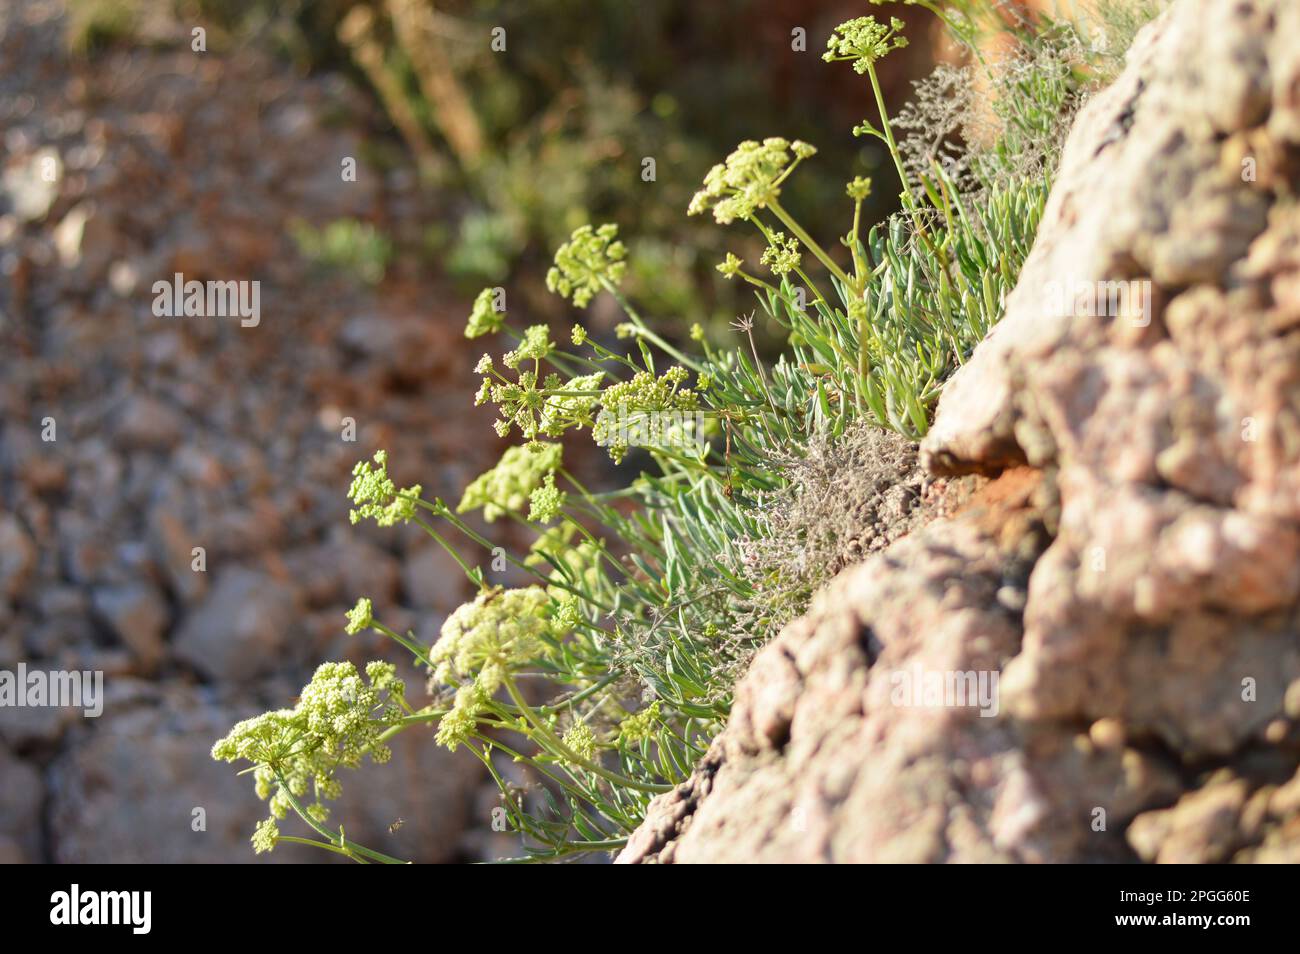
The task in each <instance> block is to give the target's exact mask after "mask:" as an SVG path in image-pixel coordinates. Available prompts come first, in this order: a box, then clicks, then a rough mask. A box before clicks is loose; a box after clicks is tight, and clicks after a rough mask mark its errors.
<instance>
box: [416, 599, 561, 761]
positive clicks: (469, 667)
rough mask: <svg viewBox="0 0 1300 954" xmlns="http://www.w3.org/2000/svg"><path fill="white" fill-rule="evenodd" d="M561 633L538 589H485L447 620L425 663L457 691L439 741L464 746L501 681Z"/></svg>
mask: <svg viewBox="0 0 1300 954" xmlns="http://www.w3.org/2000/svg"><path fill="white" fill-rule="evenodd" d="M564 635H565V632H564V631H563V630H562V629H561V628H560V627H559V626H558V625H557V623H556V622H555V621H553V620H552V619H551V598H550V597H549V596H548V595H547V594H546V591H545V590H544V589H542V588H541V587H540V586H528V587H523V588H521V589H513V590H503V589H501V588H500V587H497V588H495V589H491V590H484V591H483V592H481V593H479V595H478V596H477V597H476V598H475V599H474V601H473V602H472V603H465V604H463V605H462V606H461V607H460V608H459V609H457V610H456V611H455V612H454V613H452V614H451V616H449V617H447V621H446V622H445V623H443V625H442V634H441V636H440V637H439V638H438V641H437V642H436V643H434V644H433V649H432V650H430V653H429V661H430V662H432V663H433V667H434V669H433V681H434V682H437V683H443V684H445V685H454V686H458V687H459V688H458V689H457V691H456V701H455V703H454V705H453V706H452V708H451V711H450V712H448V713H447V715H445V716H443V718H442V721H441V722H440V723H439V726H438V737H437V741H438V743H439V744H440V745H445V746H447V748H449V749H454V748H455V747H456V746H457V745H459V744H461V743H462V742H464V741H465V740H466V739H467V738H468V737H469V734H470V733H471V732H472V731H473V730H474V727H475V725H476V723H477V718H478V714H479V712H481V711H482V709H483V707H484V706H486V705H487V703H488V702H489V701H490V700H491V698H492V695H493V694H494V693H495V692H496V691H497V689H499V688H500V687H501V683H502V680H503V679H505V677H506V676H507V675H508V674H509V673H510V672H513V671H514V670H517V669H519V668H520V667H521V666H527V665H529V664H531V663H533V662H535V661H537V660H540V659H544V658H546V657H547V656H549V655H550V652H551V647H552V641H556V640H559V639H561V638H563V637H564Z"/></svg>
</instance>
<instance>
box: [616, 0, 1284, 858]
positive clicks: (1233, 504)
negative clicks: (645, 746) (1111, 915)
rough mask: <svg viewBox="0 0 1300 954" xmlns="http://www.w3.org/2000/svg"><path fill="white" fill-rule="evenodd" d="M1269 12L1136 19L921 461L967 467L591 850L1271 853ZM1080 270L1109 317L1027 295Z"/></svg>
mask: <svg viewBox="0 0 1300 954" xmlns="http://www.w3.org/2000/svg"><path fill="white" fill-rule="evenodd" d="M1297 16H1300V14H1297V13H1296V10H1295V7H1294V4H1288V3H1283V2H1280V0H1204V2H1194V0H1180V2H1176V3H1175V4H1174V5H1173V6H1172V7H1171V8H1170V10H1169V11H1168V12H1166V13H1165V14H1164V15H1163V16H1161V17H1160V18H1159V19H1158V20H1157V21H1155V22H1154V23H1153V24H1151V25H1150V26H1148V27H1147V28H1145V29H1144V30H1143V31H1142V33H1141V34H1140V35H1139V37H1138V39H1137V41H1136V42H1135V43H1134V46H1133V48H1132V50H1131V51H1130V53H1129V56H1128V64H1127V67H1126V69H1125V71H1124V73H1123V74H1122V75H1121V76H1120V77H1119V79H1118V80H1116V82H1115V83H1114V84H1113V85H1112V86H1111V87H1110V88H1109V89H1106V90H1104V91H1102V92H1100V93H1098V94H1096V95H1095V96H1094V97H1093V98H1092V99H1090V100H1089V102H1088V103H1087V104H1086V105H1085V107H1084V108H1083V110H1082V111H1081V112H1080V114H1079V117H1078V119H1077V121H1076V124H1075V126H1074V129H1073V131H1072V132H1071V134H1070V137H1069V140H1068V142H1067V144H1066V147H1065V151H1064V154H1063V156H1062V160H1061V164H1060V169H1059V172H1058V175H1057V179H1056V182H1055V185H1054V187H1053V190H1052V194H1051V196H1050V198H1049V200H1048V203H1047V208H1046V212H1045V214H1044V218H1043V221H1042V224H1041V226H1040V229H1039V233H1038V237H1037V241H1036V244H1035V247H1034V250H1033V252H1032V253H1031V255H1030V257H1029V260H1028V261H1027V262H1026V264H1025V267H1024V269H1023V271H1022V273H1021V276H1020V280H1019V283H1018V285H1017V287H1016V289H1015V291H1014V292H1013V293H1012V294H1011V295H1010V296H1009V298H1008V300H1007V304H1006V315H1005V317H1004V318H1003V319H1002V321H1001V322H1000V323H999V324H998V325H997V326H995V328H994V329H993V331H992V332H991V333H990V334H989V336H988V337H987V338H986V339H985V341H984V342H982V343H981V344H980V346H979V347H978V348H977V349H976V351H975V353H974V355H973V356H972V358H971V360H970V361H968V362H967V363H966V364H965V365H964V366H963V367H962V368H961V370H959V371H958V372H957V374H956V375H955V377H954V378H953V379H952V381H951V382H950V383H949V384H948V385H947V387H946V388H945V391H944V393H943V397H942V398H941V400H940V404H939V409H938V412H937V417H936V420H935V423H934V426H933V428H932V429H931V430H930V433H929V435H928V436H927V438H926V439H925V441H924V444H923V447H922V457H923V463H924V464H925V466H926V467H927V469H928V470H929V471H930V472H931V474H932V475H935V476H947V475H959V474H984V475H989V476H993V477H995V478H996V479H995V480H994V481H993V482H992V483H988V484H986V485H985V486H984V487H983V488H982V489H981V490H979V491H978V492H977V493H976V494H975V496H974V498H972V500H971V501H970V502H969V503H968V504H966V506H965V509H960V510H958V511H957V512H955V513H954V514H953V515H952V516H949V517H945V518H943V519H939V520H936V521H934V522H933V523H931V524H929V525H928V526H927V527H926V528H925V529H924V530H921V531H919V532H914V533H912V534H911V535H910V536H908V537H906V538H904V539H903V540H901V541H899V542H897V543H895V544H893V545H892V546H891V547H890V548H889V549H888V550H886V551H885V552H884V553H883V554H882V555H880V556H877V557H873V558H871V559H870V560H868V561H867V562H865V563H863V564H861V565H859V566H858V567H855V568H851V569H849V570H847V571H845V572H844V573H842V574H841V575H840V576H839V577H838V578H837V579H836V580H835V581H834V582H833V583H832V584H831V585H830V586H829V587H828V588H827V589H826V590H825V591H823V592H822V593H821V594H820V595H819V597H818V598H817V599H816V600H815V601H814V605H813V607H812V610H811V611H810V612H809V614H808V615H807V616H805V617H804V618H803V619H802V620H799V621H797V622H795V623H794V624H792V625H791V626H789V627H787V628H786V629H785V631H784V632H783V633H782V634H781V635H780V637H778V638H777V639H776V640H775V641H774V642H773V643H772V644H771V645H769V646H768V647H766V648H765V649H764V650H763V651H762V652H760V653H759V654H758V656H756V658H755V660H754V662H753V665H752V667H751V669H750V671H749V673H748V674H747V676H746V677H745V679H744V680H743V681H742V683H741V684H740V686H739V687H738V689H737V693H736V699H735V705H734V708H733V710H732V714H731V718H730V721H729V723H728V725H727V727H726V729H725V730H724V731H723V733H722V734H721V735H720V736H719V737H718V738H717V739H715V740H714V743H713V745H712V746H711V747H710V749H709V752H708V754H707V755H706V757H705V759H704V760H703V762H702V763H701V764H700V766H698V768H697V769H696V771H695V773H694V774H693V776H692V777H691V778H690V780H688V781H687V782H686V783H684V784H682V785H680V786H678V788H677V789H675V790H674V791H673V792H671V793H668V794H667V795H663V796H660V797H658V798H657V799H655V801H654V802H652V804H651V806H650V810H649V812H648V814H647V817H646V819H645V822H644V823H643V824H642V826H641V827H640V828H639V829H638V830H637V831H636V832H635V833H634V834H633V835H632V837H631V838H630V839H629V841H628V844H627V847H626V848H625V849H624V851H623V853H622V855H621V857H620V860H622V861H627V862H644V861H678V862H713V861H860V862H880V861H909V862H920V861H926V862H931V861H1025V862H1043V861H1050V862H1083V861H1116V860H1134V858H1138V859H1141V860H1145V861H1154V862H1196V863H1215V862H1265V861H1274V860H1280V861H1287V860H1295V859H1296V858H1297V857H1300V794H1297V793H1300V781H1297V780H1296V779H1297V777H1300V773H1298V772H1297V768H1298V767H1300V754H1297V753H1300V746H1297V744H1296V739H1297V737H1300V640H1298V636H1300V333H1298V331H1297V329H1298V328H1300V205H1297V203H1296V202H1295V199H1294V194H1295V192H1296V190H1297V187H1300V149H1298V148H1297V146H1300V135H1296V133H1295V129H1296V128H1300V127H1297V125H1296V117H1297V100H1296V93H1295V89H1296V86H1295V78H1296V77H1297V76H1300V66H1298V64H1300V32H1297V31H1296V30H1292V31H1291V32H1289V33H1286V34H1280V33H1279V32H1278V29H1277V28H1278V26H1280V25H1281V24H1282V23H1283V22H1287V21H1293V20H1295V19H1296V17H1297ZM1297 23H1298V24H1300V21H1297ZM1243 150H1251V153H1250V156H1251V157H1254V156H1258V157H1260V158H1261V165H1262V166H1264V167H1266V174H1265V175H1262V176H1259V177H1255V178H1253V179H1252V178H1251V177H1247V176H1243V175H1242V174H1241V172H1242V166H1241V165H1240V159H1241V158H1242V157H1243V155H1245V153H1243ZM1154 170H1158V174H1155V173H1154V172H1153V171H1154ZM1109 282H1125V283H1127V282H1134V283H1137V284H1135V285H1132V286H1128V285H1125V286H1124V287H1125V288H1126V289H1129V290H1131V291H1132V293H1133V297H1132V298H1131V299H1130V303H1131V304H1134V303H1135V304H1136V305H1137V307H1135V308H1130V309H1127V310H1125V309H1111V308H1110V307H1109V306H1108V307H1107V308H1106V309H1103V310H1104V312H1105V313H1104V314H1100V315H1098V314H1095V312H1094V313H1091V314H1090V313H1088V311H1087V310H1086V309H1079V308H1077V307H1071V306H1069V305H1068V304H1067V305H1066V307H1057V303H1059V301H1060V299H1059V297H1057V298H1054V296H1056V295H1057V294H1058V292H1059V290H1060V288H1062V287H1065V288H1069V289H1078V288H1083V289H1085V290H1086V289H1092V290H1093V292H1094V293H1095V296H1096V298H1097V300H1105V296H1108V295H1109V294H1110V292H1109V291H1108V290H1106V289H1105V288H1104V285H1105V283H1109ZM1142 283H1149V284H1142ZM1071 295H1073V292H1071ZM1076 302H1077V299H1076ZM1026 465H1028V466H1026ZM1031 485H1032V486H1031ZM1008 587H1010V589H1011V593H1007V588H1008ZM907 673H915V674H916V675H914V676H912V677H909V676H907V675H906V674H907ZM929 673H937V674H941V675H943V676H944V677H945V678H955V676H956V675H957V674H967V673H969V674H972V678H974V677H977V676H978V675H979V674H980V673H985V674H986V675H987V679H988V681H989V683H990V685H991V682H992V679H993V677H994V676H997V677H998V681H997V689H998V691H997V692H996V694H995V697H994V698H995V699H996V703H997V704H996V706H995V707H994V708H996V715H989V716H988V717H983V715H982V713H981V712H979V711H977V710H976V709H974V708H972V707H971V706H969V705H958V704H954V703H953V701H952V700H945V701H947V704H945V705H941V706H935V707H930V706H923V707H917V706H915V705H911V704H908V702H907V696H906V694H905V693H903V692H902V690H903V689H904V688H906V687H907V686H908V685H910V684H911V683H912V682H922V681H924V680H923V677H924V676H925V674H929ZM909 680H910V681H909ZM976 685H978V683H977V682H976ZM941 688H942V686H941ZM895 690H898V691H899V694H897V695H896V694H895ZM940 698H942V697H940ZM1205 766H1214V767H1215V770H1214V771H1209V772H1207V771H1205V770H1204V767H1205ZM1288 780H1289V781H1288ZM1099 821H1104V822H1105V824H1104V826H1102V825H1096V824H1095V823H1097V822H1099ZM1094 828H1096V830H1094Z"/></svg>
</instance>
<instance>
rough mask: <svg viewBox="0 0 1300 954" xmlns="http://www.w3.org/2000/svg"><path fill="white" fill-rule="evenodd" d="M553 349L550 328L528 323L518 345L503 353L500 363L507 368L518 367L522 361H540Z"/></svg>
mask: <svg viewBox="0 0 1300 954" xmlns="http://www.w3.org/2000/svg"><path fill="white" fill-rule="evenodd" d="M554 350H555V345H554V344H552V342H551V329H550V328H547V327H546V326H545V325H529V326H528V328H526V329H525V330H524V338H523V340H522V341H520V342H519V347H518V348H516V349H515V350H514V351H507V352H506V353H505V354H503V355H502V356H501V363H502V364H504V365H505V366H506V367H507V368H518V367H519V365H520V364H521V363H522V362H524V361H542V360H544V359H545V358H546V356H547V355H548V354H550V353H551V352H552V351H554Z"/></svg>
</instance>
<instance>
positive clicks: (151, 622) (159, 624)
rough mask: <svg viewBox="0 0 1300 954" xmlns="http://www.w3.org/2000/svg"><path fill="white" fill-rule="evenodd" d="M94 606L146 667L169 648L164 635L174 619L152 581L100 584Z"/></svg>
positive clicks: (96, 591) (158, 659)
mask: <svg viewBox="0 0 1300 954" xmlns="http://www.w3.org/2000/svg"><path fill="white" fill-rule="evenodd" d="M94 606H95V612H96V613H98V614H99V615H100V617H101V618H103V620H104V621H105V622H106V623H107V624H108V625H109V626H110V627H111V628H112V630H113V633H114V635H116V636H117V638H118V639H119V640H120V641H121V642H122V643H123V644H124V645H125V646H126V647H127V648H128V649H130V650H131V653H132V655H134V656H135V658H136V659H137V660H139V662H140V665H141V666H142V667H143V668H144V669H145V670H146V671H150V670H153V669H154V668H156V667H157V665H158V664H159V663H160V662H161V661H162V659H163V656H164V655H165V654H166V652H167V644H166V643H165V642H164V639H163V637H164V635H165V634H166V631H167V625H168V623H169V622H170V621H171V612H170V611H169V610H168V608H167V602H166V600H164V599H163V595H162V594H161V593H160V592H158V589H157V587H155V586H153V585H152V584H149V583H130V584H126V585H124V586H109V587H100V588H98V589H96V590H95V592H94Z"/></svg>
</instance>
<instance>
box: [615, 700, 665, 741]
mask: <svg viewBox="0 0 1300 954" xmlns="http://www.w3.org/2000/svg"><path fill="white" fill-rule="evenodd" d="M658 722H659V700H658V699H656V700H655V701H654V702H652V703H650V705H649V706H647V707H646V708H644V709H642V710H641V711H640V712H638V713H636V714H635V715H630V716H628V717H627V718H626V719H624V720H623V721H622V723H620V725H619V727H618V735H619V738H620V739H622V740H623V741H624V742H626V743H628V744H629V745H632V744H635V743H637V742H644V741H645V740H647V739H649V738H651V737H653V735H654V731H655V726H656V725H657V724H658Z"/></svg>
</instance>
